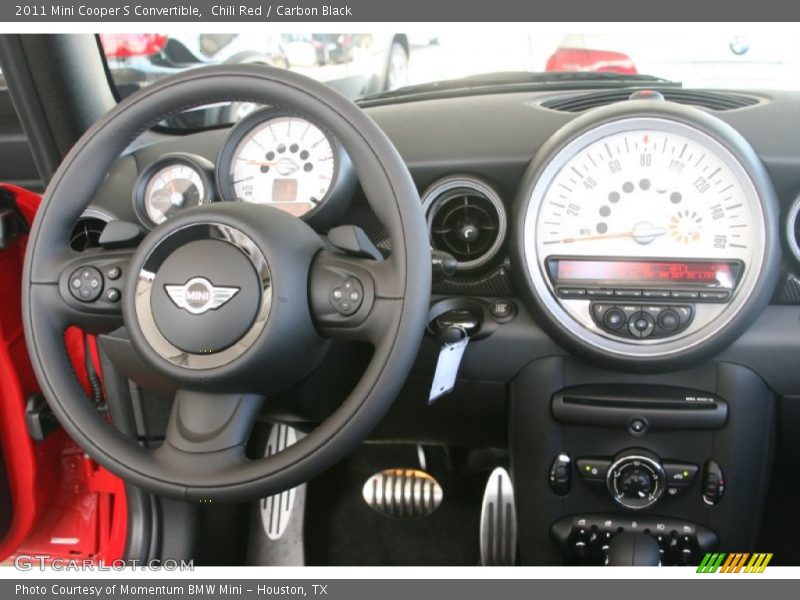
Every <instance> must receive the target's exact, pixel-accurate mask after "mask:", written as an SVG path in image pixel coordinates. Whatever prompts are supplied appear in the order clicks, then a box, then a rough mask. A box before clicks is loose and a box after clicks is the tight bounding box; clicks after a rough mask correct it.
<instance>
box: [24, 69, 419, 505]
mask: <svg viewBox="0 0 800 600" xmlns="http://www.w3.org/2000/svg"><path fill="white" fill-rule="evenodd" d="M224 101H241V102H253V103H258V104H267V105H272V106H278V107H281V108H283V109H286V110H290V111H292V112H295V113H297V114H300V115H303V116H304V117H305V118H307V119H309V120H311V121H313V122H315V123H316V124H317V125H319V126H321V127H323V128H324V129H326V130H327V131H329V132H330V133H332V134H333V135H334V136H335V137H336V138H337V139H338V140H339V141H340V142H341V143H342V145H343V146H344V148H345V149H346V151H347V153H348V154H349V156H350V158H351V160H352V162H353V165H354V167H355V169H356V173H357V175H358V177H359V180H360V183H361V186H362V189H363V191H364V194H365V196H366V198H367V201H368V202H369V205H370V207H371V208H372V210H373V211H374V213H375V215H376V216H377V218H378V219H379V220H380V221H381V223H382V224H383V225H384V227H385V228H386V230H387V232H388V234H389V237H390V240H391V244H392V251H391V255H390V256H389V257H388V258H387V259H386V260H383V261H381V260H375V259H368V258H364V257H360V256H357V255H355V254H353V253H351V254H345V253H341V252H337V251H335V250H333V249H331V247H330V245H326V243H325V240H324V239H323V238H322V237H321V236H320V235H319V234H317V233H316V232H314V231H313V230H312V229H311V228H310V227H309V226H308V225H306V224H305V223H304V222H303V221H301V220H300V219H297V218H295V217H292V216H290V215H288V214H286V213H284V212H282V211H279V210H277V209H274V208H270V207H266V206H258V205H249V204H244V203H233V202H220V203H212V204H207V205H201V206H199V207H196V208H191V209H187V210H185V211H182V213H181V214H179V215H177V216H176V217H175V218H173V219H171V220H169V221H167V222H166V223H164V224H162V225H161V226H159V227H156V228H155V229H153V230H152V231H151V232H150V233H149V234H148V235H147V236H146V237H145V238H144V240H143V241H142V242H141V243H140V244H139V245H138V247H137V248H136V249H135V251H134V250H119V249H117V250H100V249H98V250H95V251H91V252H83V253H80V254H79V253H76V252H74V251H72V250H71V249H70V247H69V243H68V240H69V234H70V230H71V228H72V226H73V224H74V223H75V221H76V220H77V219H78V218H79V216H80V215H81V213H82V212H83V211H84V209H85V208H86V207H87V206H88V205H89V203H90V201H91V199H92V198H93V196H94V195H95V193H96V192H97V190H98V188H99V186H100V185H101V184H102V183H103V181H104V179H105V177H106V175H107V173H108V172H109V168H110V167H111V165H112V164H113V162H114V161H115V160H116V158H117V157H118V156H120V155H121V154H122V153H123V152H124V151H125V150H126V148H128V147H129V145H130V144H131V143H132V142H133V140H135V139H136V138H137V137H138V136H139V135H140V134H141V133H142V132H143V131H145V130H147V129H149V128H150V127H152V126H154V125H155V124H157V123H158V122H160V121H161V120H162V119H164V118H166V117H168V116H170V115H173V114H176V113H178V112H181V111H184V110H187V109H189V108H193V107H198V106H202V105H207V104H213V103H218V102H224ZM430 265H431V258H430V246H429V243H428V238H427V229H426V226H425V219H424V216H423V213H422V209H421V205H420V200H419V196H418V193H417V190H416V188H415V186H414V183H413V181H412V179H411V176H410V174H409V172H408V169H407V168H406V166H405V164H404V163H403V161H402V159H401V158H400V155H399V154H398V152H397V150H396V149H395V148H394V146H393V145H392V144H391V142H390V141H389V140H388V138H387V137H386V135H385V134H384V133H383V132H382V131H381V130H380V129H379V128H378V126H377V125H376V124H375V123H374V122H373V121H372V120H371V119H370V118H369V117H368V116H367V115H366V114H365V113H363V112H362V111H361V110H360V109H359V108H358V107H356V106H355V105H354V104H353V103H352V102H350V101H349V100H347V99H345V98H344V97H342V96H340V95H339V94H338V93H336V92H334V91H333V90H331V89H330V88H328V87H327V86H325V85H323V84H321V83H318V82H315V81H313V80H311V79H308V78H306V77H303V76H300V75H297V74H295V73H291V72H288V71H283V70H279V69H274V68H270V67H266V66H259V65H224V66H216V67H208V68H199V69H194V70H191V71H188V72H186V73H183V74H180V75H178V76H175V77H171V78H168V79H164V80H162V81H159V82H157V83H155V84H153V85H151V86H149V87H147V88H144V89H142V90H140V91H139V92H137V93H135V94H133V95H131V96H130V97H128V98H127V99H125V100H124V101H122V102H120V103H119V104H118V105H117V106H116V107H115V108H114V109H113V110H111V111H110V112H108V113H107V114H106V115H104V116H103V117H102V118H101V119H100V120H99V121H97V123H95V125H94V126H93V127H92V128H91V129H90V130H89V131H87V132H86V134H85V135H84V136H83V137H82V138H81V139H80V140H79V141H78V142H77V143H76V145H75V146H74V148H73V149H72V150H71V151H70V153H69V154H68V155H67V157H66V158H65V159H64V161H63V163H62V164H61V166H60V168H59V169H58V171H57V172H56V174H55V176H54V178H53V180H52V182H51V183H50V186H49V187H48V190H47V193H46V195H45V197H44V199H43V201H42V205H41V208H40V210H39V213H38V215H37V217H36V221H35V222H34V225H33V227H32V231H31V234H30V238H29V241H28V249H27V254H26V259H25V269H24V282H23V284H24V288H23V289H24V292H23V312H24V326H25V337H26V341H27V346H28V351H29V354H30V358H31V362H32V364H33V368H34V371H35V374H36V376H37V379H38V381H39V383H40V385H41V389H42V392H43V394H44V395H45V397H46V398H47V400H48V402H49V403H50V406H51V407H52V410H53V412H54V413H55V415H56V417H57V418H58V420H59V421H60V422H61V424H62V425H63V427H64V428H65V429H66V431H67V432H68V433H69V434H70V435H71V436H72V438H73V439H74V440H75V441H76V442H77V443H78V444H79V445H80V446H81V447H82V448H83V449H84V450H85V451H86V452H87V453H88V454H89V455H90V456H91V457H92V458H94V459H95V460H96V461H97V462H98V463H100V464H102V465H103V466H105V467H106V468H108V469H109V470H111V471H112V472H114V473H116V474H117V475H119V476H120V477H122V478H124V479H126V480H127V481H129V482H131V483H134V484H136V485H138V486H141V487H142V488H145V489H148V490H150V491H152V492H154V493H157V494H161V495H165V496H170V497H177V498H180V499H184V500H187V501H194V502H204V501H211V500H213V501H231V502H232V501H244V500H249V499H254V498H257V497H263V496H266V495H269V494H273V493H276V492H278V491H282V490H285V489H289V488H291V487H293V486H295V485H298V484H300V483H302V482H304V481H307V480H308V479H310V478H311V477H313V476H314V475H316V474H318V473H320V472H322V471H323V470H325V469H326V468H328V467H329V466H331V465H332V464H334V463H335V462H337V461H338V460H341V459H342V458H343V457H344V456H346V454H347V453H349V452H350V451H351V450H352V449H353V448H354V447H355V446H356V445H357V444H358V443H359V442H360V441H361V440H363V439H364V438H365V437H366V436H367V435H368V433H369V432H370V431H371V430H372V428H373V427H374V426H375V425H376V424H377V423H378V421H379V420H380V418H381V417H382V416H383V415H384V414H385V412H386V410H387V409H388V408H389V406H390V405H391V403H392V401H393V400H394V398H395V397H396V395H397V394H398V392H399V391H400V388H401V386H402V384H403V383H404V381H405V379H406V377H407V376H408V373H409V371H410V369H411V365H412V363H413V361H414V358H415V356H416V352H417V350H418V347H419V344H420V342H421V339H422V335H423V333H424V329H425V321H426V315H427V310H428V303H429V300H430V285H431V266H430ZM115 268H116V269H119V270H121V277H119V278H118V279H117V278H115V277H117V276H118V272H117V271H115ZM93 282H97V283H93ZM70 286H72V288H71V287H70ZM111 287H113V288H117V289H118V290H119V291H120V292H121V297H120V298H119V299H116V298H115V296H116V294H113V293H111V292H110V288H111ZM337 289H347V290H356V291H357V292H358V293H357V294H356V295H355V296H353V297H357V296H360V299H359V300H358V301H357V302H354V303H352V305H350V306H348V307H346V309H344V310H343V309H342V306H341V305H340V304H341V303H339V304H337V303H336V302H335V300H336V298H337V297H338V295H339V292H336V291H335V290H337ZM71 325H75V326H79V327H81V328H83V329H85V330H87V331H91V332H94V333H102V332H109V331H113V330H117V329H118V328H119V327H120V326H123V325H124V328H125V332H127V335H128V336H129V338H130V342H131V344H132V346H133V347H134V349H135V350H136V353H137V354H138V355H139V357H140V358H141V360H142V361H143V363H144V364H145V365H146V366H147V368H148V369H149V370H152V372H154V373H157V374H158V375H159V376H161V377H166V378H168V379H169V380H170V382H172V384H173V385H174V386H175V388H176V389H177V390H178V391H177V393H176V395H175V400H174V403H173V408H172V412H171V415H170V419H169V423H168V426H167V430H166V436H165V440H164V443H163V444H162V445H161V446H160V447H159V448H157V449H155V450H151V449H145V448H143V447H142V446H141V445H140V444H138V443H137V442H136V441H135V440H133V439H130V438H128V437H126V436H125V435H123V434H122V433H120V432H119V431H118V430H117V429H115V428H114V427H113V426H112V425H110V424H109V423H108V422H107V420H106V419H104V418H103V417H102V416H101V415H100V414H99V413H98V411H97V409H96V407H95V406H93V405H92V404H91V402H90V401H89V400H88V398H87V397H86V394H85V393H84V391H83V389H82V388H81V386H80V384H79V383H78V380H77V378H76V376H75V373H74V371H73V369H72V366H71V363H70V361H69V359H68V356H67V353H66V350H65V344H64V332H65V330H66V329H67V328H68V327H69V326H71ZM330 339H347V340H358V341H364V342H368V343H370V344H371V345H372V346H373V347H374V352H373V354H372V358H371V359H370V362H369V364H368V365H367V368H366V370H365V372H364V373H363V375H362V377H361V379H360V381H359V382H358V383H357V385H356V386H355V388H354V389H353V390H352V392H351V393H350V395H349V396H348V397H347V398H346V399H345V400H344V401H343V402H342V404H341V405H340V406H339V407H338V408H337V409H336V410H335V411H334V412H333V413H332V414H331V415H330V416H329V417H328V418H326V419H325V420H324V421H323V422H321V423H320V424H319V425H318V426H316V427H315V428H314V429H313V430H312V431H311V432H310V433H309V434H308V435H306V436H304V437H303V438H302V439H301V440H299V441H298V442H297V443H296V444H294V445H292V446H290V447H288V448H287V449H286V450H284V451H283V452H280V453H279V454H276V455H273V456H269V457H265V458H260V459H249V458H247V456H246V455H245V446H246V444H247V440H248V438H249V436H250V433H251V431H252V428H253V426H254V423H255V421H256V419H257V418H258V415H259V414H260V412H261V410H262V408H263V406H264V401H265V399H268V398H269V397H270V396H271V395H274V394H275V393H277V392H279V391H284V390H287V389H290V388H291V386H292V385H293V384H296V383H298V382H299V381H300V380H301V379H303V378H304V377H306V376H307V375H308V374H309V373H310V372H311V371H312V370H313V369H314V368H315V367H316V366H317V365H318V364H319V363H320V362H321V361H322V360H324V358H325V352H326V350H327V349H328V347H329V345H330V342H329V340H330Z"/></svg>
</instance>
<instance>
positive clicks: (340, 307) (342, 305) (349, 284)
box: [331, 277, 364, 317]
mask: <svg viewBox="0 0 800 600" xmlns="http://www.w3.org/2000/svg"><path fill="white" fill-rule="evenodd" d="M363 300H364V286H363V285H362V283H361V281H359V280H358V279H357V278H355V277H347V278H345V279H344V280H342V281H341V282H340V283H339V284H338V285H337V286H335V287H334V288H333V289H332V290H331V304H332V305H333V308H334V310H336V312H338V313H339V314H341V315H344V316H346V317H347V316H350V315H352V314H354V313H355V312H356V311H357V310H358V309H359V308H361V303H362V302H363Z"/></svg>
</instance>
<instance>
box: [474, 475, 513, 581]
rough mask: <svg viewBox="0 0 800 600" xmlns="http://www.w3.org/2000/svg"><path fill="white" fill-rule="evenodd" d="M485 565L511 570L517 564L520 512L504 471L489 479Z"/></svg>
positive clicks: (483, 522)
mask: <svg viewBox="0 0 800 600" xmlns="http://www.w3.org/2000/svg"><path fill="white" fill-rule="evenodd" d="M480 536H481V540H480V541H481V564H482V565H483V566H486V567H510V566H514V564H516V562H517V511H516V508H515V505H514V485H513V484H512V483H511V477H510V476H509V474H508V471H506V470H505V469H504V468H502V467H498V468H496V469H495V470H494V471H492V474H491V475H489V481H487V482H486V491H485V492H484V493H483V508H482V509H481V532H480Z"/></svg>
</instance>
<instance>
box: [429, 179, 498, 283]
mask: <svg viewBox="0 0 800 600" xmlns="http://www.w3.org/2000/svg"><path fill="white" fill-rule="evenodd" d="M423 209H424V210H425V215H426V218H427V220H428V233H429V235H430V240H431V245H432V246H433V247H434V248H436V249H437V250H443V251H445V252H449V253H450V254H452V255H453V256H454V257H455V258H456V260H457V261H458V268H459V269H460V270H469V269H476V268H478V267H482V266H484V265H486V264H487V263H488V262H489V261H490V260H492V258H494V256H495V255H496V254H497V252H498V250H500V247H501V246H502V244H503V239H504V238H505V235H506V225H507V224H506V211H505V208H504V207H503V202H502V201H501V200H500V197H499V196H498V195H497V192H495V191H494V190H493V189H492V188H490V187H489V186H488V185H486V184H485V183H483V182H482V181H479V180H477V179H473V178H471V177H453V178H448V179H444V180H441V181H439V182H437V183H434V184H433V185H432V186H431V187H430V189H428V191H427V192H425V195H424V197H423Z"/></svg>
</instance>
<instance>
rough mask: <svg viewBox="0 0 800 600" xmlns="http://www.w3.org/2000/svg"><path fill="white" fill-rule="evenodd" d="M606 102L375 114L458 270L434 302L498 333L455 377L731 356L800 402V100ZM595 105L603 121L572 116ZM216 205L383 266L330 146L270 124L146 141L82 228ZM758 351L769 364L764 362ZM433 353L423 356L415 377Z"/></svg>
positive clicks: (274, 114) (280, 123) (328, 139)
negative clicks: (360, 253)
mask: <svg viewBox="0 0 800 600" xmlns="http://www.w3.org/2000/svg"><path fill="white" fill-rule="evenodd" d="M626 93H627V94H629V93H631V91H628V92H626ZM725 94H727V93H720V92H715V93H709V96H708V98H711V99H713V98H714V96H715V95H716V96H721V95H725ZM603 96H604V92H592V91H587V90H582V91H580V90H579V91H568V92H567V91H560V92H558V91H556V92H538V93H537V92H515V93H505V94H491V95H489V94H487V95H470V96H463V97H450V98H438V99H437V98H434V99H429V100H422V101H415V102H407V103H402V102H400V103H394V104H391V103H387V104H375V105H373V106H367V107H366V111H367V112H368V113H369V114H370V116H371V117H372V118H373V119H375V120H376V122H377V123H378V124H379V125H380V126H381V127H382V128H383V129H384V131H385V132H386V133H387V134H388V136H389V137H390V139H391V140H392V141H393V143H394V144H395V145H396V147H397V148H398V150H399V151H400V153H401V155H402V156H403V158H404V160H405V161H406V163H407V165H408V166H409V169H410V170H411V173H412V175H413V177H414V179H415V182H416V183H417V186H418V189H419V192H420V195H421V199H422V203H423V207H424V209H425V211H426V217H427V221H428V227H429V233H430V238H431V243H432V246H433V247H434V248H437V249H440V250H443V251H446V252H448V253H450V254H452V255H453V256H454V257H455V258H456V260H457V261H458V264H459V270H458V273H457V274H456V275H455V276H453V277H450V278H448V279H445V280H442V281H438V282H437V283H435V285H434V291H435V294H436V299H442V298H451V299H452V298H455V299H460V298H469V299H474V300H476V301H478V302H480V303H482V305H483V306H484V308H485V309H486V310H485V311H484V314H483V315H481V317H482V318H486V319H487V320H492V321H493V325H500V326H499V327H496V329H495V330H494V333H492V336H491V337H490V338H487V341H486V342H483V341H482V342H481V344H475V345H474V351H473V350H471V351H470V353H469V354H468V355H467V356H465V358H464V363H463V365H462V369H463V371H462V372H463V373H464V375H465V376H466V377H467V378H469V377H475V378H477V379H489V380H499V381H508V380H510V379H511V378H512V377H513V374H514V373H515V372H516V371H517V370H518V369H519V368H520V367H521V366H522V365H524V364H526V362H529V361H530V360H533V359H535V358H536V357H538V356H544V355H549V354H564V352H565V350H566V352H568V353H574V354H577V355H580V356H581V357H582V358H583V359H586V360H588V361H595V362H598V363H604V364H606V365H608V366H613V367H615V368H622V369H623V370H637V369H644V370H652V369H661V370H664V369H666V368H671V367H674V366H675V365H678V364H681V362H682V363H683V364H686V361H687V360H689V361H691V360H695V359H705V358H711V357H713V356H718V355H719V353H723V354H727V355H728V356H735V357H737V360H740V361H742V362H744V363H745V364H750V365H752V366H753V368H754V369H755V370H756V371H757V372H759V373H761V374H762V376H765V377H767V379H768V380H770V383H771V384H772V385H773V386H774V387H775V388H776V389H784V390H785V391H787V392H792V393H800V378H798V376H797V375H795V374H794V373H793V372H792V369H785V368H783V367H784V366H785V365H786V360H787V359H786V358H785V356H784V355H783V354H782V352H784V351H785V350H786V349H787V347H788V348H795V346H797V347H798V349H800V342H797V341H795V338H796V336H795V335H794V334H795V333H797V332H794V331H792V329H791V328H788V329H787V327H781V323H784V324H785V323H786V322H791V323H792V326H796V325H797V324H798V318H800V310H798V308H795V307H798V306H800V279H798V277H797V275H796V272H800V263H798V257H797V256H795V254H793V252H792V248H794V247H797V241H796V237H795V236H796V232H795V227H796V224H795V223H794V222H791V220H792V219H794V220H796V219H797V213H798V211H797V210H796V209H794V208H793V204H794V203H795V198H796V196H797V194H798V191H800V152H797V151H796V149H795V148H794V147H793V146H792V144H791V143H790V141H791V140H792V139H794V138H793V136H792V135H791V134H787V132H797V131H800V114H798V111H797V110H796V106H797V103H798V102H800V95H798V94H796V93H793V92H777V93H752V92H746V93H745V92H730V94H729V96H730V98H732V99H736V100H742V102H741V104H735V107H734V108H731V109H726V110H722V109H720V108H719V107H718V106H717V105H715V104H713V103H710V101H709V102H705V100H706V98H704V96H703V94H702V93H697V92H696V91H695V96H692V97H691V98H690V99H689V100H686V99H682V98H681V97H680V95H679V94H678V95H677V96H678V97H676V98H672V97H671V98H668V100H672V101H671V102H664V103H663V104H664V105H665V107H666V109H665V111H663V112H661V111H655V112H653V111H652V110H646V111H639V112H638V113H637V111H636V110H631V109H632V108H634V107H635V105H636V101H635V100H632V101H630V102H621V103H620V102H613V103H609V102H605V101H603ZM673 96H675V94H674V93H673ZM687 96H688V94H687ZM594 97H596V98H597V102H596V106H595V107H594V108H593V109H592V110H573V109H572V108H571V107H569V106H568V107H567V108H562V106H564V102H565V100H567V101H574V100H575V99H576V98H580V99H584V100H585V99H592V98H594ZM620 99H624V97H623V98H620ZM652 102H653V101H652V100H650V101H649V102H648V103H647V104H648V105H650V104H652ZM704 103H705V104H707V105H706V106H702V105H703V104H704ZM698 104H700V105H701V106H700V107H699V108H698V106H697V105H698ZM466 124H468V125H469V126H466ZM762 165H763V166H762ZM204 202H253V203H266V204H272V205H275V206H277V207H278V208H281V209H283V210H285V211H287V212H290V214H293V215H295V216H298V217H300V218H303V219H304V220H307V221H308V222H309V224H311V225H312V226H313V227H315V228H316V229H318V230H319V231H324V230H325V229H326V228H327V227H330V226H332V225H335V224H340V223H349V224H355V225H358V226H360V227H361V228H362V229H364V231H365V232H366V233H367V235H368V236H369V237H370V238H371V239H372V241H373V242H374V243H375V245H376V246H377V247H378V248H379V249H380V250H381V251H382V252H383V253H384V254H386V253H388V252H390V251H391V247H390V245H389V243H388V239H387V236H386V234H385V231H384V230H383V228H382V227H381V225H380V223H378V221H377V219H376V218H375V217H374V215H373V214H372V213H371V211H370V210H369V208H368V207H367V205H366V203H365V202H364V199H363V195H362V193H361V191H360V189H359V188H358V183H357V177H356V174H355V173H354V172H353V169H352V167H351V165H350V162H349V159H348V157H347V155H346V153H345V152H344V150H343V149H342V148H341V146H340V145H339V144H338V142H337V140H335V139H334V138H333V137H332V136H331V135H330V134H329V133H327V132H325V131H324V130H323V129H322V128H320V127H318V126H317V125H315V124H314V123H312V122H310V121H308V120H307V119H305V118H303V117H302V116H301V115H295V114H292V113H288V112H286V111H282V110H279V109H275V108H263V109H260V110H258V111H256V112H254V113H253V114H251V115H249V116H248V117H247V118H245V119H243V120H242V121H240V122H239V123H238V124H236V125H235V126H233V127H231V128H226V129H216V130H208V131H202V132H196V133H190V134H186V135H181V136H175V135H170V134H167V133H163V132H161V133H157V132H151V133H148V134H146V136H143V139H142V140H140V142H139V143H138V145H137V146H136V147H134V148H133V149H132V150H131V152H130V153H129V154H127V155H126V156H123V157H122V158H120V159H119V161H118V162H117V164H116V166H115V168H114V169H113V170H112V171H111V173H110V174H109V178H108V179H107V181H106V183H105V185H104V186H103V188H101V190H100V191H99V192H98V194H97V197H96V198H95V201H94V202H93V204H92V207H91V208H90V209H89V211H87V218H94V219H97V218H99V219H101V220H106V221H107V220H111V219H121V220H128V221H135V222H138V223H140V224H141V225H142V226H144V227H148V228H150V227H154V226H157V225H158V224H159V223H161V222H163V221H164V220H166V219H168V218H169V217H170V216H171V215H172V214H174V213H175V212H177V211H180V210H183V209H185V208H188V207H191V206H194V205H196V204H201V203H204ZM795 206H796V205H795ZM770 299H772V304H771V305H770V306H769V307H767V304H768V302H769V300H770ZM498 303H500V304H504V305H505V306H506V309H507V312H504V310H506V309H504V308H503V306H499V305H498ZM457 304H458V303H457ZM505 325H509V326H505ZM768 330H769V331H770V333H769V334H767V333H766V331H768ZM773 330H774V331H773ZM773 333H774V336H773V335H772V334H773ZM766 335H769V336H771V340H772V343H771V344H770V346H769V348H767V349H766V350H767V351H766V353H764V352H761V353H760V354H754V353H753V352H752V350H753V346H754V345H755V347H756V348H759V349H761V350H764V347H763V346H764V339H765V338H764V336H766ZM740 336H741V337H740ZM712 338H713V339H717V340H718V342H717V343H715V344H711V345H708V344H707V342H708V341H709V340H711V339H712ZM734 342H735V343H734ZM731 344H732V345H731ZM481 345H482V349H481V350H479V346H481ZM498 348H502V351H501V352H498V351H497V350H498ZM695 348H697V349H698V353H693V349H695ZM700 350H702V352H703V353H702V354H701V353H699V352H700ZM435 351H436V345H435V344H431V347H430V348H428V349H427V350H426V349H425V348H423V350H422V351H421V355H420V361H421V362H429V361H430V360H432V359H431V357H430V355H431V354H432V353H433V352H435ZM426 353H427V356H426ZM773 353H774V355H773ZM673 359H676V360H677V361H679V362H676V360H673Z"/></svg>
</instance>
